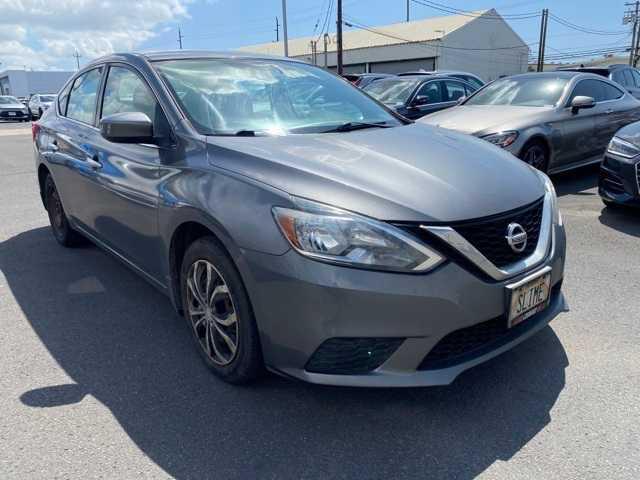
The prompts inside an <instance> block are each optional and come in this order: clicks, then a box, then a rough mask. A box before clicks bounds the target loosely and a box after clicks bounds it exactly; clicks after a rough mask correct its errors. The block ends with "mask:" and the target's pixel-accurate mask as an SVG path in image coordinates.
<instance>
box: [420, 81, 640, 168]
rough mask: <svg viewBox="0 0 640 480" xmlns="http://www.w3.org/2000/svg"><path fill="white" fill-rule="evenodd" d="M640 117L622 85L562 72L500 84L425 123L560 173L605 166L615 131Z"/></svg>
mask: <svg viewBox="0 0 640 480" xmlns="http://www.w3.org/2000/svg"><path fill="white" fill-rule="evenodd" d="M638 119H640V102H639V101H638V100H636V99H635V98H633V97H632V96H631V95H630V94H629V93H627V92H625V91H624V90H623V89H622V88H621V87H620V86H619V85H618V84H616V83H614V82H611V81H609V80H607V79H605V78H603V77H599V76H597V75H593V74H589V73H577V72H558V71H556V72H544V73H528V74H522V75H515V76H513V77H507V78H504V79H499V80H496V81H494V82H492V83H490V84H488V85H486V86H485V87H484V88H482V89H480V90H478V91H477V92H476V93H475V94H474V95H472V96H471V97H469V98H467V99H465V100H464V101H463V102H462V103H461V104H460V105H459V106H456V107H454V108H451V109H449V110H447V111H445V112H439V113H436V114H434V115H430V116H428V117H425V118H424V119H423V120H421V121H424V122H425V123H428V124H430V125H438V126H441V127H443V128H447V129H451V130H457V131H460V132H464V133H469V134H472V135H475V136H476V137H480V138H483V139H484V140H487V141H489V142H491V143H493V144H494V145H498V146H499V147H502V148H504V149H505V150H507V151H509V152H511V153H513V154H514V155H516V156H517V157H520V158H521V159H522V160H524V161H525V162H527V163H529V164H530V165H532V166H534V167H536V168H537V169H539V170H542V171H548V172H551V173H556V172H560V171H563V170H569V169H571V168H575V167H579V166H582V165H587V164H590V163H596V162H600V161H601V160H602V155H603V154H604V151H605V149H606V147H607V144H608V143H609V141H610V140H611V137H613V135H614V133H615V132H616V131H617V130H618V129H620V128H621V127H623V126H625V125H628V124H629V123H632V122H635V121H636V120H638Z"/></svg>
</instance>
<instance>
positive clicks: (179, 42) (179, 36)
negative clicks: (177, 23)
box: [178, 27, 182, 50]
mask: <svg viewBox="0 0 640 480" xmlns="http://www.w3.org/2000/svg"><path fill="white" fill-rule="evenodd" d="M178 45H180V50H182V30H180V27H178Z"/></svg>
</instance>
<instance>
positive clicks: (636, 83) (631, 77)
mask: <svg viewBox="0 0 640 480" xmlns="http://www.w3.org/2000/svg"><path fill="white" fill-rule="evenodd" d="M560 70H563V71H565V72H585V73H595V74H596V75H602V76H603V77H607V78H608V79H609V80H612V81H614V82H616V83H619V84H620V85H622V86H623V87H624V88H625V89H626V90H627V91H628V92H629V93H630V94H631V95H633V96H634V97H636V98H637V99H639V100H640V72H638V70H637V69H636V68H633V67H631V66H629V65H624V64H616V65H609V66H608V67H577V68H562V69H560Z"/></svg>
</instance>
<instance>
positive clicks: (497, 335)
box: [418, 282, 562, 370]
mask: <svg viewBox="0 0 640 480" xmlns="http://www.w3.org/2000/svg"><path fill="white" fill-rule="evenodd" d="M561 288H562V286H561V282H559V283H557V284H556V285H555V286H554V287H553V288H552V290H551V302H553V301H554V299H555V298H556V297H557V295H559V293H560V289H561ZM544 316H545V313H544V311H543V312H540V313H538V314H536V315H534V316H532V317H531V318H528V319H527V320H525V321H524V322H522V323H519V324H517V325H516V326H514V327H512V328H508V327H507V319H506V318H505V316H504V315H501V316H499V317H496V318H493V319H491V320H488V321H486V322H482V323H478V324H476V325H472V326H471V327H467V328H462V329H460V330H456V331H454V332H451V333H450V334H448V335H446V336H445V337H444V338H443V339H442V340H440V341H439V342H438V343H437V344H436V345H435V346H434V347H433V348H432V349H431V351H429V353H428V354H427V356H426V357H425V358H424V359H423V360H422V362H421V363H420V366H419V367H418V370H438V369H441V368H447V367H451V366H453V365H458V364H460V363H464V362H466V361H469V360H472V359H474V358H477V357H480V356H482V355H485V354H486V353H489V352H491V351H493V350H495V349H496V348H499V347H501V346H502V345H505V344H507V343H509V342H511V341H513V340H515V339H516V338H518V337H519V336H520V335H523V334H524V333H526V332H527V331H529V330H531V329H532V328H534V327H535V326H536V325H538V323H539V322H540V321H542V319H543V318H544Z"/></svg>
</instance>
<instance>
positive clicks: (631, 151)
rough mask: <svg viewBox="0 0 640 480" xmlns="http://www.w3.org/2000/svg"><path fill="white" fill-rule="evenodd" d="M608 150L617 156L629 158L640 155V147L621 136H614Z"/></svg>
mask: <svg viewBox="0 0 640 480" xmlns="http://www.w3.org/2000/svg"><path fill="white" fill-rule="evenodd" d="M607 152H609V153H611V154H613V155H615V156H617V157H622V159H626V160H629V159H632V158H635V157H637V156H638V155H640V148H638V147H636V146H635V145H634V144H632V143H629V142H627V141H626V140H622V139H621V138H619V137H613V138H612V139H611V142H609V146H608V147H607ZM629 163H631V162H629Z"/></svg>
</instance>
